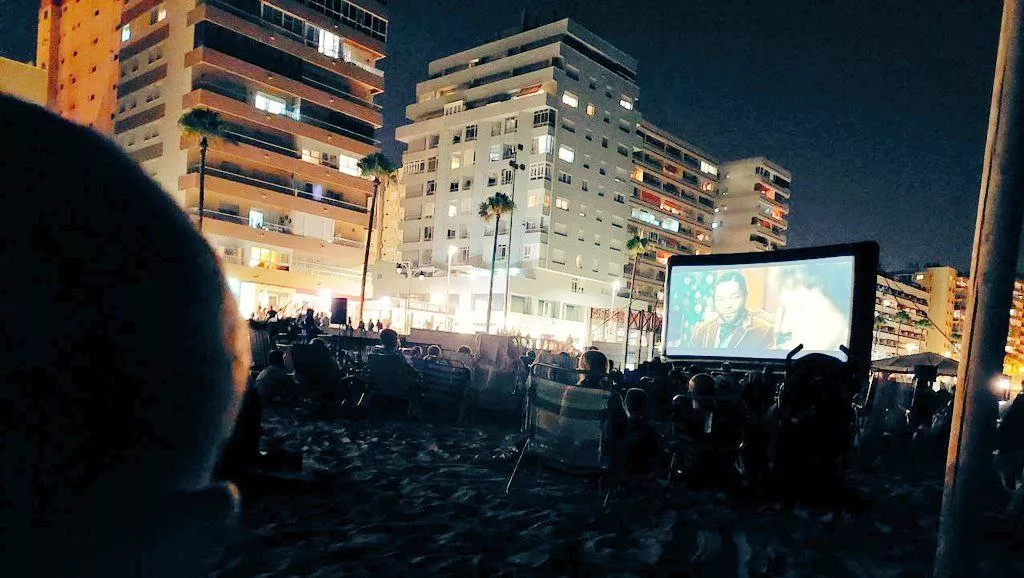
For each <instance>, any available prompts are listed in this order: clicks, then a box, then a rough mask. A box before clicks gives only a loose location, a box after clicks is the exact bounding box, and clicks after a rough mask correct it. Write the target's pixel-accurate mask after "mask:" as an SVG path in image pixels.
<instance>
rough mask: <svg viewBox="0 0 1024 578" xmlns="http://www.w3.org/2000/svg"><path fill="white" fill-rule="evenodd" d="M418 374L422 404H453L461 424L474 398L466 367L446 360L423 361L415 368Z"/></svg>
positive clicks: (468, 371)
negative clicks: (456, 408) (455, 406)
mask: <svg viewBox="0 0 1024 578" xmlns="http://www.w3.org/2000/svg"><path fill="white" fill-rule="evenodd" d="M415 367H416V369H417V370H418V371H419V372H420V379H421V383H420V392H421V398H420V399H421V401H423V402H441V403H442V404H451V403H453V402H454V403H455V404H457V406H458V420H457V422H456V423H461V422H462V420H463V418H464V417H465V415H466V412H467V411H468V409H469V407H470V406H471V405H472V403H473V399H474V398H475V395H474V393H475V390H474V389H473V388H472V387H471V375H470V370H469V368H468V367H466V366H464V365H461V364H459V363H457V362H456V363H453V362H451V361H449V360H447V359H437V360H424V361H422V362H421V363H419V364H418V365H416V366H415Z"/></svg>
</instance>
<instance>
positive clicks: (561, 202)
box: [555, 197, 569, 211]
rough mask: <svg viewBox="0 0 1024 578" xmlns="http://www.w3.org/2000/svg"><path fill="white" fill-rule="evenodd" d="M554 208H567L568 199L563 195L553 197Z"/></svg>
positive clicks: (565, 209) (564, 209)
mask: <svg viewBox="0 0 1024 578" xmlns="http://www.w3.org/2000/svg"><path fill="white" fill-rule="evenodd" d="M555 208H557V209H562V210H563V211H568V210H569V199H567V198H565V197H558V198H557V199H555Z"/></svg>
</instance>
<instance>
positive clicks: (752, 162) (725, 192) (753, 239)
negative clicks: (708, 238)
mask: <svg viewBox="0 0 1024 578" xmlns="http://www.w3.org/2000/svg"><path fill="white" fill-rule="evenodd" d="M719 177H720V179H721V181H720V183H719V192H720V194H719V199H718V207H717V208H718V213H717V218H716V220H715V222H714V227H715V230H714V231H713V233H712V244H711V247H712V250H713V251H714V252H715V253H746V252H750V251H774V250H776V249H782V248H784V247H785V246H786V231H787V229H788V228H789V195H790V187H791V184H792V181H793V177H792V175H790V174H789V171H787V170H786V169H784V168H782V167H781V166H779V165H777V164H775V163H773V162H772V161H770V160H768V159H766V158H764V157H755V158H749V159H742V160H738V161H730V162H727V163H722V166H721V167H719Z"/></svg>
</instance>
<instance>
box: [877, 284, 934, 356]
mask: <svg viewBox="0 0 1024 578" xmlns="http://www.w3.org/2000/svg"><path fill="white" fill-rule="evenodd" d="M928 306H929V302H928V292H927V291H925V290H924V289H922V288H921V287H919V286H917V285H914V284H911V283H903V282H900V281H897V280H896V279H893V278H891V277H887V276H885V275H878V276H877V277H876V282H875V327H874V333H873V335H872V347H871V359H885V358H888V357H897V356H900V355H910V354H912V353H920V352H921V351H924V350H925V344H926V342H927V339H928V330H927V321H928V316H929V315H928Z"/></svg>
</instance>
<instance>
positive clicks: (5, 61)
mask: <svg viewBox="0 0 1024 578" xmlns="http://www.w3.org/2000/svg"><path fill="white" fill-rule="evenodd" d="M0 94H8V95H10V96H13V97H15V98H20V99H21V100H24V101H26V102H31V103H32V104H38V105H39V106H46V71H45V70H43V69H42V68H38V67H35V66H32V65H31V64H24V63H22V62H18V61H16V60H11V59H9V58H4V57H2V56H0Z"/></svg>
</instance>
